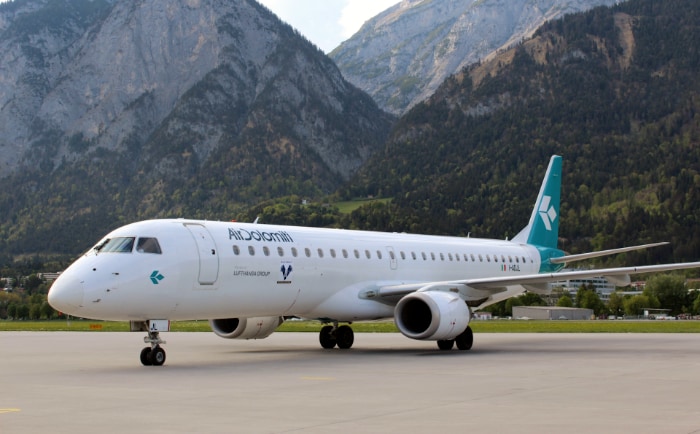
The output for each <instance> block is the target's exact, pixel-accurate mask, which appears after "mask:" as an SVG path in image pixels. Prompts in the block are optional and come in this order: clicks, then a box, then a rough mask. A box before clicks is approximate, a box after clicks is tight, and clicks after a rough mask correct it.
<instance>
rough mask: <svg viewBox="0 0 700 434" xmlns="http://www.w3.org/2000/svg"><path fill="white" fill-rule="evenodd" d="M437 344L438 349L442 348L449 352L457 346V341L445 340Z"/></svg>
mask: <svg viewBox="0 0 700 434" xmlns="http://www.w3.org/2000/svg"><path fill="white" fill-rule="evenodd" d="M437 344H438V348H440V349H441V350H443V351H448V350H451V349H452V347H453V346H454V344H455V341H454V340H452V339H445V340H440V341H437Z"/></svg>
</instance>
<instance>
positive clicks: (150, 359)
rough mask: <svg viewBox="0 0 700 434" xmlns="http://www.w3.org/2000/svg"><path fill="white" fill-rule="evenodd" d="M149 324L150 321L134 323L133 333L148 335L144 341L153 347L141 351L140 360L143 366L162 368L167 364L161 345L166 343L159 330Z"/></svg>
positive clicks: (132, 325) (132, 326) (132, 324)
mask: <svg viewBox="0 0 700 434" xmlns="http://www.w3.org/2000/svg"><path fill="white" fill-rule="evenodd" d="M149 323H150V321H132V322H131V331H132V332H134V331H145V332H147V333H148V336H146V337H144V338H143V341H144V342H145V343H147V344H150V345H151V346H150V347H145V348H144V349H142V350H141V356H140V358H141V363H142V364H143V366H162V365H163V363H165V350H164V349H163V348H161V346H160V345H161V344H165V341H164V340H162V339H161V338H160V332H159V331H158V330H159V328H158V327H157V326H155V325H152V324H149Z"/></svg>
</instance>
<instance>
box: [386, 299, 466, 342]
mask: <svg viewBox="0 0 700 434" xmlns="http://www.w3.org/2000/svg"><path fill="white" fill-rule="evenodd" d="M470 318H471V312H470V311H469V307H468V306H467V304H466V303H465V302H464V300H462V299H461V298H460V297H459V296H458V295H457V294H453V293H450V292H441V291H427V292H414V293H411V294H409V295H407V296H405V297H404V298H402V299H401V300H399V302H398V303H397V304H396V308H395V309H394V322H395V323H396V327H398V329H399V331H400V332H401V333H403V335H404V336H406V337H409V338H411V339H421V340H447V339H454V338H456V337H457V336H458V335H459V334H461V333H462V332H463V331H464V330H466V329H467V326H468V325H469V320H470Z"/></svg>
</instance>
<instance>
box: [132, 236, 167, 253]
mask: <svg viewBox="0 0 700 434" xmlns="http://www.w3.org/2000/svg"><path fill="white" fill-rule="evenodd" d="M136 251H137V252H141V253H156V254H158V255H160V254H161V253H163V252H161V250H160V244H158V240H157V239H155V238H148V237H143V238H139V241H138V243H136Z"/></svg>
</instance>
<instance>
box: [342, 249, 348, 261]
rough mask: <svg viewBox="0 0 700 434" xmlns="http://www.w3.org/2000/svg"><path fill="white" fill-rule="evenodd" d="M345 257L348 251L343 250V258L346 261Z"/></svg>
mask: <svg viewBox="0 0 700 434" xmlns="http://www.w3.org/2000/svg"><path fill="white" fill-rule="evenodd" d="M347 257H348V251H347V250H345V249H343V258H346V259H347Z"/></svg>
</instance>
